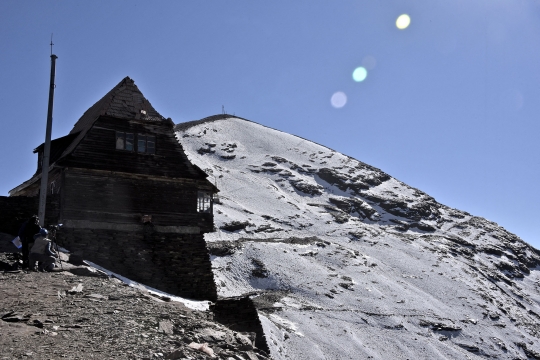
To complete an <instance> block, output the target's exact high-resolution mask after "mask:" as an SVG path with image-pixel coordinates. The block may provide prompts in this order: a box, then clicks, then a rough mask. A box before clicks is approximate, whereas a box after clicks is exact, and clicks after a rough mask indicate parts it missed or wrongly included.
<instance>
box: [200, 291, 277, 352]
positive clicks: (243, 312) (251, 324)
mask: <svg viewBox="0 0 540 360" xmlns="http://www.w3.org/2000/svg"><path fill="white" fill-rule="evenodd" d="M210 310H211V311H212V312H213V313H214V320H215V321H217V322H219V323H221V324H223V325H225V326H227V327H228V328H229V329H231V330H234V331H238V332H249V333H255V335H256V337H255V346H256V347H257V348H259V349H261V350H264V351H266V352H267V353H270V350H269V348H268V344H267V343H266V337H265V336H264V331H263V327H262V324H261V321H260V320H259V314H258V313H257V309H256V308H255V305H254V304H253V301H252V300H251V299H250V298H249V297H248V296H245V297H235V298H228V299H220V300H218V301H216V302H215V304H214V305H211V306H210Z"/></svg>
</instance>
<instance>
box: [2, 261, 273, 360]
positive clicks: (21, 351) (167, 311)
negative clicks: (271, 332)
mask: <svg viewBox="0 0 540 360" xmlns="http://www.w3.org/2000/svg"><path fill="white" fill-rule="evenodd" d="M13 262H14V259H13V258H12V257H11V255H10V254H5V253H0V264H1V265H2V266H3V267H4V268H3V269H0V270H3V272H2V273H0V299H2V300H1V301H0V318H1V321H0V349H2V351H1V355H0V359H21V358H28V359H56V358H60V357H63V358H69V359H105V358H119V359H160V358H161V359H211V358H216V359H237V360H240V359H245V360H256V359H268V356H267V354H265V353H264V352H263V351H261V350H259V349H257V348H255V347H254V342H255V338H254V335H253V334H251V333H239V332H235V331H232V330H230V329H228V328H226V327H224V326H223V325H220V324H218V323H216V322H214V321H213V320H212V318H213V315H212V313H210V312H203V311H195V310H191V309H189V308H187V307H185V306H184V305H183V304H182V303H179V302H173V301H170V299H168V298H166V297H162V298H159V297H156V296H153V295H151V294H150V293H148V291H146V290H145V289H138V288H134V287H129V286H126V285H125V284H124V283H123V282H121V281H120V280H118V279H116V278H111V277H108V276H106V275H103V274H101V273H99V272H95V271H91V270H90V269H89V268H86V267H81V266H79V267H74V266H72V265H70V264H65V266H64V268H65V269H66V270H65V271H60V272H55V273H39V272H27V271H20V270H15V271H13V270H12V269H13V266H12V265H13ZM84 268H86V271H85V270H81V269H84ZM73 273H78V274H85V275H86V276H82V275H79V276H77V275H75V274H73Z"/></svg>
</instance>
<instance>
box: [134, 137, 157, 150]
mask: <svg viewBox="0 0 540 360" xmlns="http://www.w3.org/2000/svg"><path fill="white" fill-rule="evenodd" d="M137 151H138V152H140V153H144V154H155V153H156V137H155V136H152V135H144V134H137Z"/></svg>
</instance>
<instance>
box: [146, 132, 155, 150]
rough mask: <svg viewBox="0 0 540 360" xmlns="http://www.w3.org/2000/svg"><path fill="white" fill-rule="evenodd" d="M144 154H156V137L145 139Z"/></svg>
mask: <svg viewBox="0 0 540 360" xmlns="http://www.w3.org/2000/svg"><path fill="white" fill-rule="evenodd" d="M146 152H147V153H148V154H155V153H156V137H155V136H147V137H146Z"/></svg>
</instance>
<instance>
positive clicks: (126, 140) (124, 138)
mask: <svg viewBox="0 0 540 360" xmlns="http://www.w3.org/2000/svg"><path fill="white" fill-rule="evenodd" d="M133 137H134V136H133V133H125V132H120V131H117V132H116V149H117V150H127V151H133Z"/></svg>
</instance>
